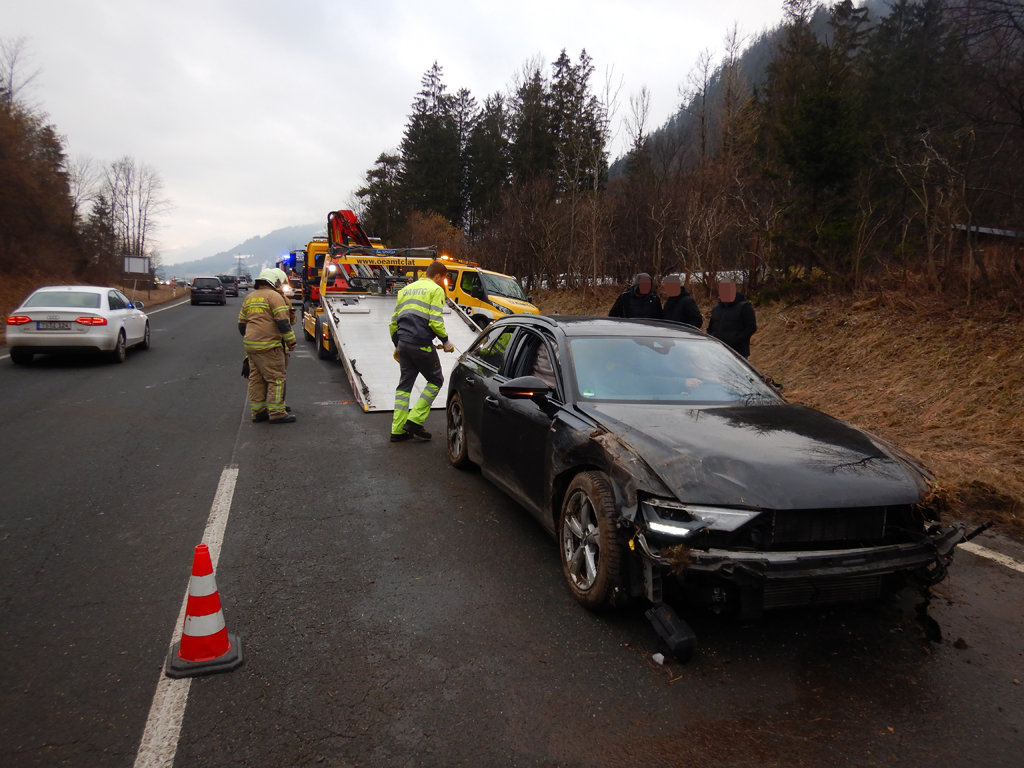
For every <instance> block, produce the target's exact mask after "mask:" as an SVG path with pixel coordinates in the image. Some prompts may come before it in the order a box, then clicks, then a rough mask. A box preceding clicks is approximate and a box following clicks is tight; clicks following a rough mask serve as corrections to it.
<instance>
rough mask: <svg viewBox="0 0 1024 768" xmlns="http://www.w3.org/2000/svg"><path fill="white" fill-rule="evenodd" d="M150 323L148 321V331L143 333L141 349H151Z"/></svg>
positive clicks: (140, 343)
mask: <svg viewBox="0 0 1024 768" xmlns="http://www.w3.org/2000/svg"><path fill="white" fill-rule="evenodd" d="M149 347H150V340H149V323H148V322H147V323H146V332H145V333H143V334H142V341H140V342H139V349H149Z"/></svg>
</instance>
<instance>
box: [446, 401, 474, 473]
mask: <svg viewBox="0 0 1024 768" xmlns="http://www.w3.org/2000/svg"><path fill="white" fill-rule="evenodd" d="M446 413H447V416H446V421H447V427H448V428H447V430H446V433H447V443H448V461H450V462H451V463H452V466H454V467H458V468H459V469H466V468H467V467H469V466H471V465H472V464H473V462H471V461H470V460H469V452H468V451H467V450H466V411H465V410H464V409H463V407H462V396H461V395H459V394H458V393H456V394H454V395H452V398H451V400H449V401H448V410H447V412H446Z"/></svg>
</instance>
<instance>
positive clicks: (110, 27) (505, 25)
mask: <svg viewBox="0 0 1024 768" xmlns="http://www.w3.org/2000/svg"><path fill="white" fill-rule="evenodd" d="M0 9H2V12H0V19H2V20H3V23H2V27H0V36H2V37H3V38H4V39H5V40H8V41H11V40H16V39H18V38H24V39H25V48H24V51H23V60H22V62H21V65H22V67H23V69H24V70H26V71H28V72H30V71H33V70H38V71H39V74H38V76H37V77H36V79H35V80H34V81H33V83H32V84H31V87H30V89H29V91H28V93H27V96H28V98H29V100H30V101H31V102H33V103H34V104H35V105H36V106H37V107H38V108H39V109H40V110H42V111H43V112H45V113H46V114H47V115H48V116H49V119H50V120H51V122H53V123H54V124H55V125H56V127H57V129H58V131H59V132H60V133H61V134H63V135H64V137H65V139H66V143H65V146H66V149H67V152H68V155H69V156H70V158H72V160H76V161H78V160H81V159H83V158H91V159H92V160H93V161H94V162H95V163H98V164H100V165H106V164H108V163H110V162H111V161H113V160H116V159H118V158H120V157H123V156H125V155H128V156H130V157H132V158H134V159H135V161H136V163H137V164H139V165H147V166H149V167H151V168H153V169H154V170H155V171H156V173H157V174H158V175H159V176H160V178H161V179H162V181H163V184H164V193H165V196H166V197H167V198H168V199H169V201H170V202H171V203H172V205H173V208H172V209H171V210H170V211H168V212H167V213H165V214H164V215H162V216H161V221H160V227H159V230H158V231H157V232H155V234H154V239H155V240H156V241H157V242H158V243H159V246H160V251H161V256H162V260H163V262H164V263H165V264H173V263H176V262H179V261H184V260H187V259H192V258H202V257H204V256H208V255H211V254H213V253H216V252H218V251H221V250H224V249H226V248H230V247H231V246H233V245H235V244H237V243H239V242H241V241H243V240H245V239H247V238H249V237H252V236H254V235H265V234H267V233H269V232H271V231H273V230H275V229H278V228H281V227H286V226H292V225H297V224H308V223H311V222H316V221H319V220H321V219H326V215H327V212H328V211H330V210H337V209H339V208H346V207H349V206H350V205H351V204H352V203H354V201H355V196H354V194H353V193H354V191H355V190H356V189H357V188H358V187H359V186H360V184H361V182H362V179H363V175H364V174H365V172H366V170H367V169H368V168H370V167H371V166H372V165H373V162H374V160H376V158H377V156H378V155H379V154H380V153H381V152H384V151H392V150H394V149H396V148H397V147H398V145H399V143H400V141H401V139H402V131H403V129H404V127H405V121H406V117H407V116H408V114H409V111H410V105H411V104H412V102H413V99H414V98H415V96H416V93H417V91H419V88H420V80H421V78H422V77H423V74H424V73H425V72H426V71H427V70H428V69H429V68H430V66H431V65H432V63H433V62H435V61H436V62H437V63H438V64H440V66H441V67H442V69H443V73H444V82H445V85H446V86H447V88H448V91H449V92H452V93H454V92H455V91H457V90H458V89H460V88H467V89H468V90H469V91H470V92H471V93H472V95H473V96H474V97H475V98H476V100H477V102H478V103H481V104H482V103H483V100H484V99H485V98H486V97H487V96H489V95H491V94H494V93H498V92H502V93H504V92H507V91H508V90H509V88H510V86H511V85H512V84H513V82H514V81H515V79H516V76H517V75H518V74H519V73H520V72H521V71H522V70H523V67H524V65H525V64H526V63H527V62H529V61H531V60H533V59H535V58H536V57H540V60H541V61H542V62H544V64H545V66H546V68H547V71H548V72H550V66H549V65H550V62H552V61H554V60H555V59H556V58H557V57H558V55H559V53H560V51H561V50H562V49H563V48H564V49H565V50H566V52H567V53H568V55H569V56H570V58H571V59H572V60H573V61H576V60H577V59H578V57H579V54H580V51H581V50H582V49H584V48H585V49H586V51H587V53H588V54H589V55H590V57H591V58H592V60H593V64H594V68H595V72H594V77H593V81H592V82H593V86H594V89H595V90H602V91H603V89H604V83H605V82H606V81H610V82H611V83H613V84H614V86H615V88H616V89H617V93H618V99H617V103H618V110H617V113H616V115H615V119H614V123H613V130H614V131H615V132H616V137H615V139H614V143H613V147H612V149H613V157H614V156H617V155H618V154H620V153H621V152H620V150H621V148H622V146H623V144H624V142H625V139H626V131H625V129H624V128H623V126H622V120H623V118H624V117H625V116H626V115H627V114H628V112H629V98H630V97H631V96H634V95H636V94H637V93H638V92H639V91H640V89H641V88H643V87H645V86H646V88H647V89H648V90H649V91H650V94H651V111H650V119H649V125H648V128H649V129H651V128H655V127H658V126H660V125H661V124H662V123H664V121H665V120H666V119H667V118H668V117H669V115H670V114H671V113H672V112H673V111H675V109H677V108H678V106H679V103H680V100H681V97H680V88H681V87H685V84H686V80H687V76H688V74H689V73H690V72H691V71H692V70H693V68H694V66H695V63H696V61H697V58H698V56H699V55H700V54H701V52H702V51H707V52H710V53H711V55H712V57H713V59H714V60H716V61H717V60H718V59H719V58H720V56H721V55H722V53H723V51H724V47H725V45H724V41H725V38H726V36H727V34H728V33H729V32H730V30H732V29H733V27H736V28H737V29H738V31H739V34H740V36H741V37H743V38H748V39H749V38H751V37H753V36H755V35H757V34H758V33H760V32H762V31H763V30H765V29H768V28H771V27H774V26H776V25H777V24H778V23H779V22H780V21H781V20H782V16H783V12H782V0H633V2H631V3H625V2H605V1H604V0H519V1H518V2H515V3H504V2H485V1H484V0H477V1H476V2H471V1H469V0H448V2H417V3H412V2H401V1H399V0H377V2H374V0H368V1H367V2H351V1H350V0H287V1H286V2H280V0H278V1H276V2H264V1H262V0H249V1H248V2H242V0H199V1H196V0H175V1H174V2H153V1H152V0H57V1H55V0H32V2H27V1H26V0H0Z"/></svg>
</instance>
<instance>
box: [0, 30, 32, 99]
mask: <svg viewBox="0 0 1024 768" xmlns="http://www.w3.org/2000/svg"><path fill="white" fill-rule="evenodd" d="M27 47H28V43H27V41H26V39H25V38H24V37H18V38H15V39H13V40H10V39H3V38H0V106H2V107H3V108H4V109H7V110H10V109H11V108H13V107H15V106H19V107H21V108H22V109H24V110H26V111H30V112H31V111H34V107H33V106H32V105H31V104H28V103H26V101H25V97H24V91H25V89H26V88H27V87H28V86H29V85H31V84H32V82H33V81H34V80H35V79H36V77H37V76H38V75H39V70H38V69H36V70H33V71H32V72H30V73H28V74H22V71H21V70H22V66H21V64H22V59H23V58H24V56H25V54H26V50H27Z"/></svg>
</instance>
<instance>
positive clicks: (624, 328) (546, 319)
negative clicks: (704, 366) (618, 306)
mask: <svg viewBox="0 0 1024 768" xmlns="http://www.w3.org/2000/svg"><path fill="white" fill-rule="evenodd" d="M497 322H498V323H501V324H505V325H534V326H548V327H550V328H552V329H558V330H560V331H562V333H564V334H565V335H566V336H569V337H576V336H640V335H664V334H665V333H666V332H668V333H670V334H680V335H683V336H692V337H694V338H703V337H705V336H707V334H705V333H704V332H703V331H701V330H699V329H697V328H694V327H692V326H688V325H683V324H682V323H674V322H672V321H671V320H647V319H640V318H626V317H593V316H589V315H514V316H511V317H503V318H501V319H500V320H498V321H497Z"/></svg>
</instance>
